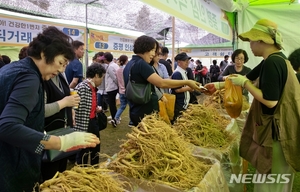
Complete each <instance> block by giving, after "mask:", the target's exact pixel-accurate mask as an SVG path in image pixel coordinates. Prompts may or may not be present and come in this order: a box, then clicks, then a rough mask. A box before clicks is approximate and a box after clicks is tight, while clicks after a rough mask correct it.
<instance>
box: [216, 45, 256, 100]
mask: <svg viewBox="0 0 300 192" xmlns="http://www.w3.org/2000/svg"><path fill="white" fill-rule="evenodd" d="M231 60H232V61H233V62H234V64H233V65H227V67H226V68H225V69H224V71H223V72H222V73H221V74H220V75H219V77H218V80H219V81H225V79H226V78H227V77H228V76H229V75H231V74H240V75H247V74H248V73H249V72H250V71H251V69H250V68H249V67H246V66H245V65H244V64H245V63H247V61H248V55H247V52H246V51H245V50H243V49H237V50H235V51H234V52H233V53H232V55H231ZM243 95H244V96H246V98H247V100H248V91H247V90H246V89H243Z"/></svg>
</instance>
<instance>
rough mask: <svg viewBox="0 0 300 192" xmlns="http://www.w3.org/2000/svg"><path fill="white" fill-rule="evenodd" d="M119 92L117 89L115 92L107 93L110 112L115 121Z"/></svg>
mask: <svg viewBox="0 0 300 192" xmlns="http://www.w3.org/2000/svg"><path fill="white" fill-rule="evenodd" d="M118 92H119V90H118V89H116V90H114V91H108V92H107V103H108V107H109V111H110V115H111V118H112V119H114V118H115V116H116V113H117V104H116V96H117V94H118Z"/></svg>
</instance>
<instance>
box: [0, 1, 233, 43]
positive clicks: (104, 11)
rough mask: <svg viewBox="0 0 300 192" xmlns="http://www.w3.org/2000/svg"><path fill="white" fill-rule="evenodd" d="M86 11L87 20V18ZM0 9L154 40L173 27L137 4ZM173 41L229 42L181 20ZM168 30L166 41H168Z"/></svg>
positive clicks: (34, 4)
mask: <svg viewBox="0 0 300 192" xmlns="http://www.w3.org/2000/svg"><path fill="white" fill-rule="evenodd" d="M86 7H87V18H86ZM0 9H6V10H10V11H15V12H22V13H25V14H35V15H38V16H44V17H50V18H58V19H65V20H72V21H79V22H81V23H85V22H86V19H87V23H88V24H94V25H98V26H106V27H114V28H119V29H127V30H133V31H139V32H143V33H144V34H146V35H149V36H152V37H154V38H157V39H163V38H164V37H163V36H162V35H159V34H158V33H159V32H160V31H162V30H163V29H165V28H171V27H172V16H171V15H169V14H166V13H164V12H162V11H160V10H158V9H155V8H153V7H151V6H149V5H147V4H145V3H143V2H141V1H139V0H126V1H125V0H124V1H123V0H109V1H107V0H95V1H93V0H0ZM175 25H176V29H175V40H176V41H179V42H186V43H189V44H200V43H201V44H202V43H203V42H205V43H207V44H215V43H223V42H227V41H228V40H224V39H223V38H220V37H217V36H215V35H212V34H210V37H211V36H212V37H213V38H209V40H206V41H203V40H201V39H202V38H205V36H207V35H209V33H208V32H206V31H204V30H202V29H200V28H198V27H195V26H193V25H191V24H189V23H187V22H184V21H182V20H180V19H176V20H175ZM171 35H172V34H171V30H170V32H169V33H168V34H167V38H169V39H170V38H171Z"/></svg>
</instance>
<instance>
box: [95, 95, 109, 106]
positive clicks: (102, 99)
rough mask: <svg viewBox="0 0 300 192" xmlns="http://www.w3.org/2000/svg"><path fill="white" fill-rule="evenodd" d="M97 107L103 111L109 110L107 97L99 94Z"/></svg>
mask: <svg viewBox="0 0 300 192" xmlns="http://www.w3.org/2000/svg"><path fill="white" fill-rule="evenodd" d="M97 105H98V106H101V107H102V109H103V110H107V108H108V106H107V95H106V94H105V95H104V94H103V95H102V94H100V93H97Z"/></svg>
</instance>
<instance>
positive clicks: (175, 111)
mask: <svg viewBox="0 0 300 192" xmlns="http://www.w3.org/2000/svg"><path fill="white" fill-rule="evenodd" d="M184 110H185V109H184V108H183V107H182V106H181V105H179V104H177V103H175V110H174V118H173V120H172V121H171V124H174V122H175V120H176V119H177V117H178V116H179V115H180V114H181V112H182V111H184Z"/></svg>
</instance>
